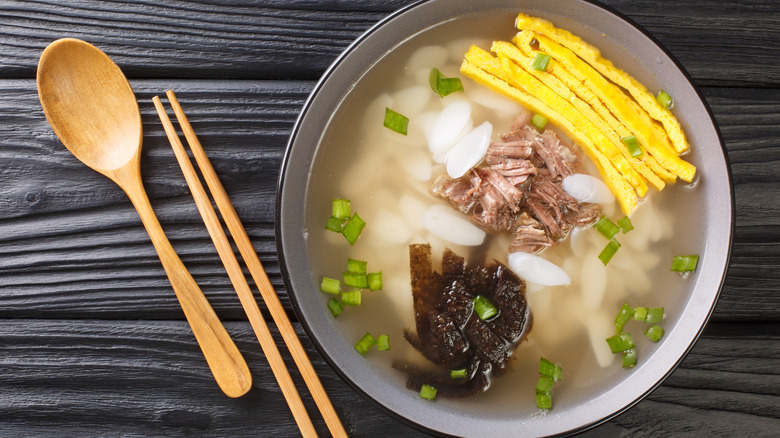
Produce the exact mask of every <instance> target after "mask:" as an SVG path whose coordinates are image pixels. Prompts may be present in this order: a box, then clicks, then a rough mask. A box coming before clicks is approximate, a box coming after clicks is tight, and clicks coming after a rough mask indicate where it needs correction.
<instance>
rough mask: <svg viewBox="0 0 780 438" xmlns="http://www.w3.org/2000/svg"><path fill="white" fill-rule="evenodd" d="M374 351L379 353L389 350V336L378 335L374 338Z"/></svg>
mask: <svg viewBox="0 0 780 438" xmlns="http://www.w3.org/2000/svg"><path fill="white" fill-rule="evenodd" d="M376 342H377V344H376V349H377V350H379V351H387V350H389V349H390V335H379V336H377V337H376Z"/></svg>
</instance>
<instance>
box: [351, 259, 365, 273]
mask: <svg viewBox="0 0 780 438" xmlns="http://www.w3.org/2000/svg"><path fill="white" fill-rule="evenodd" d="M367 265H368V262H364V261H363V260H355V259H347V272H351V273H353V274H365V273H366V266H367Z"/></svg>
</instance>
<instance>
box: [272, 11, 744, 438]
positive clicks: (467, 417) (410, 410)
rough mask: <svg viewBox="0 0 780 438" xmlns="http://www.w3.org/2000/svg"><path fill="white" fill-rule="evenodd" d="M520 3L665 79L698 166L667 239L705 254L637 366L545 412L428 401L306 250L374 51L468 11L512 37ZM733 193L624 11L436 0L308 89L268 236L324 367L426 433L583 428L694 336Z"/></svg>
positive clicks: (706, 120)
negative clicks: (340, 306) (333, 307)
mask: <svg viewBox="0 0 780 438" xmlns="http://www.w3.org/2000/svg"><path fill="white" fill-rule="evenodd" d="M520 11H524V12H526V13H528V14H530V15H536V16H541V17H543V18H546V19H548V20H550V21H552V22H553V23H554V24H556V25H558V26H560V27H563V28H566V29H568V30H571V31H572V32H574V33H575V34H578V35H580V36H581V37H583V39H585V40H586V41H590V42H592V43H594V44H596V45H597V46H598V47H599V48H600V49H601V50H602V52H603V53H604V55H605V57H607V58H608V59H611V60H612V61H613V62H614V63H615V64H616V65H617V66H618V67H620V68H622V69H625V70H627V71H628V72H629V73H631V74H632V75H633V76H634V77H636V78H638V79H639V80H640V81H642V82H643V83H645V84H646V85H647V86H648V88H649V89H657V88H660V86H663V88H665V89H666V90H667V91H669V92H670V94H671V95H672V96H674V97H675V102H676V107H675V113H676V115H677V116H678V118H679V119H680V121H681V123H682V125H683V126H684V127H685V129H686V132H687V135H688V138H689V141H690V143H691V145H692V148H691V149H692V152H690V153H689V154H688V155H687V156H686V159H687V160H689V161H691V162H692V163H693V164H695V165H696V166H697V168H698V175H699V177H698V179H697V183H696V184H697V187H696V191H697V192H698V196H695V197H694V198H693V200H692V201H690V200H689V201H686V202H685V203H682V204H680V205H676V206H675V207H674V208H675V209H677V210H678V211H679V213H680V214H683V215H686V217H688V218H691V220H679V221H678V222H679V223H678V224H677V226H678V228H679V230H678V235H677V236H679V238H678V237H675V239H676V240H679V242H680V243H681V245H680V248H698V252H699V253H700V255H701V258H700V261H699V267H698V270H697V271H696V272H695V274H693V276H691V277H689V278H687V279H686V281H685V282H684V283H683V284H684V286H681V288H682V290H675V291H674V293H672V294H668V295H667V297H668V299H667V302H666V303H665V306H666V307H667V309H671V311H667V318H666V319H665V321H664V323H663V325H664V327H665V329H666V335H665V337H664V339H663V340H662V342H660V343H659V344H655V345H653V346H652V347H651V348H649V349H648V350H647V352H648V354H645V355H644V356H643V357H642V358H641V361H640V363H639V365H638V366H637V367H636V368H634V369H632V370H629V371H626V370H622V369H620V365H619V364H617V365H615V366H614V377H613V378H610V379H606V380H603V381H601V382H598V383H594V384H593V385H590V386H588V387H586V388H584V389H579V390H572V391H569V392H566V394H567V396H560V397H556V399H555V403H556V406H555V408H554V409H553V410H552V411H551V412H549V413H548V414H547V415H538V414H536V413H533V412H528V411H524V410H522V409H512V407H511V406H510V407H507V406H504V407H502V408H501V409H496V408H495V406H491V405H490V404H486V405H484V406H480V405H479V404H474V403H467V405H468V408H467V409H464V408H462V406H463V405H462V404H459V403H461V402H459V401H457V400H455V401H451V400H437V401H435V402H429V401H426V400H423V399H421V398H420V397H419V396H418V395H417V394H416V393H414V392H413V391H410V390H408V389H406V388H405V387H404V385H403V382H404V377H403V376H401V375H400V373H397V372H394V370H392V369H390V368H389V367H388V366H386V365H381V364H377V363H376V362H375V361H368V360H367V359H366V358H364V357H361V356H360V355H359V354H357V353H356V352H355V350H354V345H355V341H356V339H354V336H353V335H352V337H350V336H351V335H348V334H347V333H346V332H345V331H344V330H343V328H342V326H341V325H340V321H339V320H334V318H333V317H332V316H331V315H330V313H329V312H328V311H327V308H326V307H325V303H326V301H327V298H326V297H324V296H323V294H322V293H321V292H319V279H320V276H321V275H323V274H322V273H321V272H317V271H318V268H315V266H320V265H321V264H322V260H321V259H322V258H323V255H322V254H319V255H316V256H315V255H314V252H315V250H314V248H313V244H312V243H311V242H310V239H309V238H308V237H307V236H308V235H309V234H310V233H320V232H324V231H321V230H322V228H321V227H322V226H323V221H324V220H325V219H327V217H326V216H327V214H328V210H327V209H328V205H329V202H330V199H323V197H324V196H326V194H327V193H329V192H328V191H327V190H323V188H322V187H320V186H318V184H319V185H322V184H323V183H322V181H327V178H325V177H322V175H323V174H326V173H333V172H337V171H338V170H337V169H336V168H334V166H337V164H338V163H335V162H334V161H333V159H332V158H331V159H330V161H329V162H324V161H323V160H326V161H327V159H326V158H323V157H327V156H329V154H328V153H327V152H328V151H327V150H326V149H327V148H333V147H338V146H337V145H334V144H333V143H332V142H329V141H324V140H323V139H324V138H326V136H325V133H326V130H327V128H328V126H329V124H330V123H345V121H344V120H343V119H342V118H340V117H339V111H340V110H341V106H342V105H343V103H344V102H345V101H346V100H348V96H349V93H351V92H353V91H354V90H355V89H356V88H357V87H356V84H357V83H358V81H361V80H364V78H363V77H364V74H365V73H366V72H367V71H370V69H372V68H378V67H377V66H380V67H382V66H384V68H386V67H387V65H388V64H387V63H384V64H383V63H382V60H383V59H385V60H386V58H388V56H390V55H388V53H390V52H391V51H392V52H394V53H395V51H397V50H398V49H401V50H402V49H403V47H404V44H406V41H407V40H408V39H409V38H410V37H411V36H413V35H415V34H418V33H420V32H425V31H427V30H429V29H431V28H433V29H439V30H441V29H445V30H446V29H450V31H451V32H453V34H457V35H459V36H463V35H460V32H461V30H462V29H465V28H467V27H469V26H467V25H464V24H466V23H470V22H475V21H476V22H480V23H483V25H480V26H479V27H480V30H479V32H482V36H485V37H488V38H500V39H508V38H510V37H511V35H512V32H513V27H512V24H513V22H514V21H513V19H514V17H515V16H516V14H517V13H518V12H520ZM472 27H473V26H472ZM334 115H335V116H334ZM330 155H333V154H330ZM323 178H325V179H323ZM732 198H733V196H732V188H731V183H730V175H729V168H728V164H727V159H726V155H725V153H724V149H723V145H722V140H721V138H720V135H719V133H718V130H717V127H716V126H715V123H714V121H713V117H712V115H711V113H710V111H709V108H708V107H707V105H706V104H705V103H704V101H703V99H702V98H701V96H700V94H699V93H698V91H697V89H696V88H695V87H694V86H693V85H692V84H691V81H690V78H689V77H688V76H687V75H686V73H685V72H684V71H683V69H682V68H681V67H680V65H679V64H678V63H677V62H676V61H675V60H674V59H672V57H671V56H670V55H669V53H668V52H666V51H665V50H664V49H663V48H661V47H659V45H658V43H657V42H656V41H655V40H654V39H653V38H652V37H651V36H649V35H648V34H647V33H646V32H644V31H642V30H641V29H639V28H638V27H637V26H636V25H635V24H634V23H632V22H631V21H630V20H628V19H626V18H625V17H623V16H621V15H620V14H618V13H616V12H614V11H612V10H610V9H608V8H604V7H602V6H600V5H597V4H593V3H590V2H587V1H582V0H549V1H544V2H539V1H525V0H514V1H501V0H483V1H479V2H474V1H471V0H464V1H458V0H432V1H428V2H423V3H419V4H415V5H413V6H411V7H407V8H405V9H403V10H401V11H398V12H397V13H394V14H392V15H391V16H389V17H388V18H387V19H385V20H383V21H382V22H381V23H379V24H378V25H376V26H374V27H373V28H372V29H370V30H369V31H368V32H366V33H365V34H364V35H363V36H361V37H360V38H359V39H358V40H357V41H355V42H354V43H353V44H352V45H351V46H350V47H349V48H348V49H347V50H346V51H345V52H344V53H343V54H342V55H341V56H340V57H339V58H338V59H337V60H336V62H335V63H334V64H333V65H332V66H331V67H330V68H329V69H328V71H327V72H326V73H325V74H324V76H323V77H322V79H321V80H320V82H319V83H318V84H317V86H316V87H315V89H314V90H313V92H312V94H311V96H310V97H309V99H308V101H307V102H306V104H305V105H304V107H303V111H302V113H301V115H300V117H299V119H298V121H297V123H296V125H295V127H294V129H293V133H292V136H291V138H290V142H289V145H288V147H287V151H286V153H285V157H284V162H283V166H282V171H281V176H280V180H279V187H278V194H277V206H276V207H277V210H276V230H277V232H276V234H277V235H276V237H277V247H278V253H279V258H280V263H281V267H282V272H283V276H284V281H285V285H286V287H287V290H288V292H289V294H290V297H291V299H292V302H293V304H294V306H295V310H296V312H297V315H298V318H299V320H300V321H301V323H302V324H303V326H304V328H305V330H306V332H307V333H308V335H309V337H310V338H311V340H312V342H313V343H314V344H315V346H316V347H317V348H318V350H319V351H320V353H321V354H322V355H323V357H324V358H325V359H326V360H327V361H328V363H329V364H330V365H331V367H332V368H333V369H334V370H335V371H336V372H337V373H338V374H339V376H341V378H342V379H344V381H345V382H347V383H348V384H349V385H351V386H352V387H353V388H354V389H355V390H356V391H358V392H359V393H360V394H362V395H363V396H364V397H366V398H367V399H369V400H371V401H373V402H374V403H375V404H376V405H377V406H379V407H380V408H382V409H383V410H384V411H386V412H388V413H389V414H391V415H393V416H395V417H396V418H398V419H400V420H402V421H406V422H408V423H410V424H412V425H414V426H416V427H419V428H421V429H423V430H426V431H428V432H433V433H439V434H447V435H462V436H486V435H491V436H518V435H522V436H546V435H558V434H567V433H573V432H576V431H581V430H584V429H586V428H589V427H592V426H594V425H597V424H599V423H601V422H603V421H606V420H607V419H609V418H611V417H613V416H615V415H617V414H619V413H620V412H622V411H624V410H626V409H628V408H629V407H631V406H632V405H634V404H635V403H637V402H638V401H639V400H641V399H642V398H643V397H645V396H646V395H647V394H648V393H650V392H651V391H652V390H653V389H654V388H655V387H657V386H658V385H659V384H660V383H661V382H662V381H663V380H664V378H665V377H666V376H668V375H669V374H670V373H671V372H672V371H673V370H674V368H675V367H676V366H677V364H678V363H680V361H681V360H682V359H683V357H684V356H685V354H686V353H687V352H688V351H689V350H690V348H691V347H692V346H693V344H694V342H695V341H696V339H697V338H698V336H699V334H700V333H701V331H702V329H703V327H704V325H705V324H706V322H707V319H708V318H709V316H710V314H711V312H712V310H713V308H714V306H715V302H716V300H717V297H718V294H719V292H720V289H721V285H722V282H723V279H724V276H725V272H726V266H727V264H728V258H729V253H730V248H731V235H732V229H733V216H734V215H733V200H732ZM323 211H324V212H325V213H323ZM323 214H324V216H325V217H322V216H323ZM683 243H684V244H685V245H682V244H683ZM315 246H316V245H315ZM681 251H682V249H681ZM315 257H318V259H317V260H315ZM326 257H327V256H326ZM315 261H316V262H317V263H315ZM660 286H661V287H664V286H665V285H660ZM678 288H679V287H678ZM350 310H351V309H350ZM409 312H412V310H411V309H409ZM395 342H404V341H403V340H401V339H396V340H395ZM388 361H389V360H388ZM533 379H535V378H533ZM564 392H565V391H564ZM528 397H529V398H531V397H533V394H532V393H531V394H529V395H528ZM463 403H465V402H463Z"/></svg>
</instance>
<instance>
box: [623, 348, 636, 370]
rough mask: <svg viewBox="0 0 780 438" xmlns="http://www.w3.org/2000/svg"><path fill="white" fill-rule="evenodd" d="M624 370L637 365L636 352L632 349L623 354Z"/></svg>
mask: <svg viewBox="0 0 780 438" xmlns="http://www.w3.org/2000/svg"><path fill="white" fill-rule="evenodd" d="M621 362H623V368H633V367H634V365H636V350H635V349H633V348H631V349H629V350H626V351H625V352H624V353H623V358H622V359H621Z"/></svg>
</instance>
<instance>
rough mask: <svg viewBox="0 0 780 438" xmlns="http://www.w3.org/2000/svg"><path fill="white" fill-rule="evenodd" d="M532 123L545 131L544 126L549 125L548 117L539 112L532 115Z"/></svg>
mask: <svg viewBox="0 0 780 438" xmlns="http://www.w3.org/2000/svg"><path fill="white" fill-rule="evenodd" d="M531 124H532V125H534V126H535V127H536V129H538V130H539V131H544V127H545V126H547V117H545V116H543V115H541V114H538V113H537V114H534V116H533V117H531Z"/></svg>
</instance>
